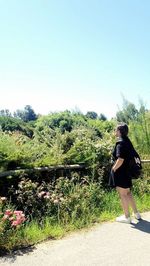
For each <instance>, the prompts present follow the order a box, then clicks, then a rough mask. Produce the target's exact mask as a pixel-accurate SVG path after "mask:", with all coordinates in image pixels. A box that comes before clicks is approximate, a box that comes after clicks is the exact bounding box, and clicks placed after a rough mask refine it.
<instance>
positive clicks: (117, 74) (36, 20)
mask: <svg viewBox="0 0 150 266" xmlns="http://www.w3.org/2000/svg"><path fill="white" fill-rule="evenodd" d="M149 14H150V1H148V0H147V1H146V0H143V1H141V0H121V1H120V0H55V1H54V0H26V1H20V0H7V1H6V0H0V109H5V108H7V109H9V110H10V111H12V112H13V111H15V110H16V109H23V108H24V106H25V105H28V104H29V105H31V106H32V107H33V109H34V110H35V112H37V113H41V114H48V113H49V112H51V111H52V112H54V111H62V110H66V109H68V110H80V111H81V112H83V113H86V112H87V111H95V112H97V113H98V114H100V113H103V114H105V115H106V116H107V117H108V118H111V117H113V116H115V114H116V112H117V111H118V110H119V109H121V108H122V102H123V100H122V97H123V96H124V97H125V98H126V99H127V100H128V101H131V102H133V103H134V104H135V105H136V106H137V107H138V106H139V99H142V100H143V102H144V103H145V104H146V107H147V108H150V75H149V70H150V30H149V29H150V15H149Z"/></svg>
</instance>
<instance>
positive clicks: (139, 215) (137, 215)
mask: <svg viewBox="0 0 150 266" xmlns="http://www.w3.org/2000/svg"><path fill="white" fill-rule="evenodd" d="M134 217H135V219H137V220H140V219H141V214H140V213H139V212H137V213H134Z"/></svg>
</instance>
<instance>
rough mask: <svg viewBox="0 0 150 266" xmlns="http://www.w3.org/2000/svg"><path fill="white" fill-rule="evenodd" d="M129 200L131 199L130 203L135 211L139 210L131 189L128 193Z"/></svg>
mask: <svg viewBox="0 0 150 266" xmlns="http://www.w3.org/2000/svg"><path fill="white" fill-rule="evenodd" d="M128 201H129V204H130V205H131V207H132V209H133V211H134V213H137V212H138V210H137V207H136V203H135V200H134V198H133V195H132V193H131V191H129V193H128Z"/></svg>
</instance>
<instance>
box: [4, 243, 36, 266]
mask: <svg viewBox="0 0 150 266" xmlns="http://www.w3.org/2000/svg"><path fill="white" fill-rule="evenodd" d="M35 249H36V248H35V247H34V246H31V247H26V248H21V249H19V250H15V251H12V252H11V253H9V254H8V253H7V254H6V253H5V252H4V253H3V252H1V253H0V257H1V258H0V260H1V261H2V262H8V263H13V262H14V261H15V260H16V258H17V257H18V256H23V255H24V254H28V253H31V252H33V251H34V250H35Z"/></svg>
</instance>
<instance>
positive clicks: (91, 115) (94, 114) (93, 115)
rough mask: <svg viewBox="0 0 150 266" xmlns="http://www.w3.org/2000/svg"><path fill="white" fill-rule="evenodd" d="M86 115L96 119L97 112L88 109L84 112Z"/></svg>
mask: <svg viewBox="0 0 150 266" xmlns="http://www.w3.org/2000/svg"><path fill="white" fill-rule="evenodd" d="M86 117H87V118H91V119H97V117H98V115H97V113H96V112H94V111H88V112H87V113H86Z"/></svg>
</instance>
